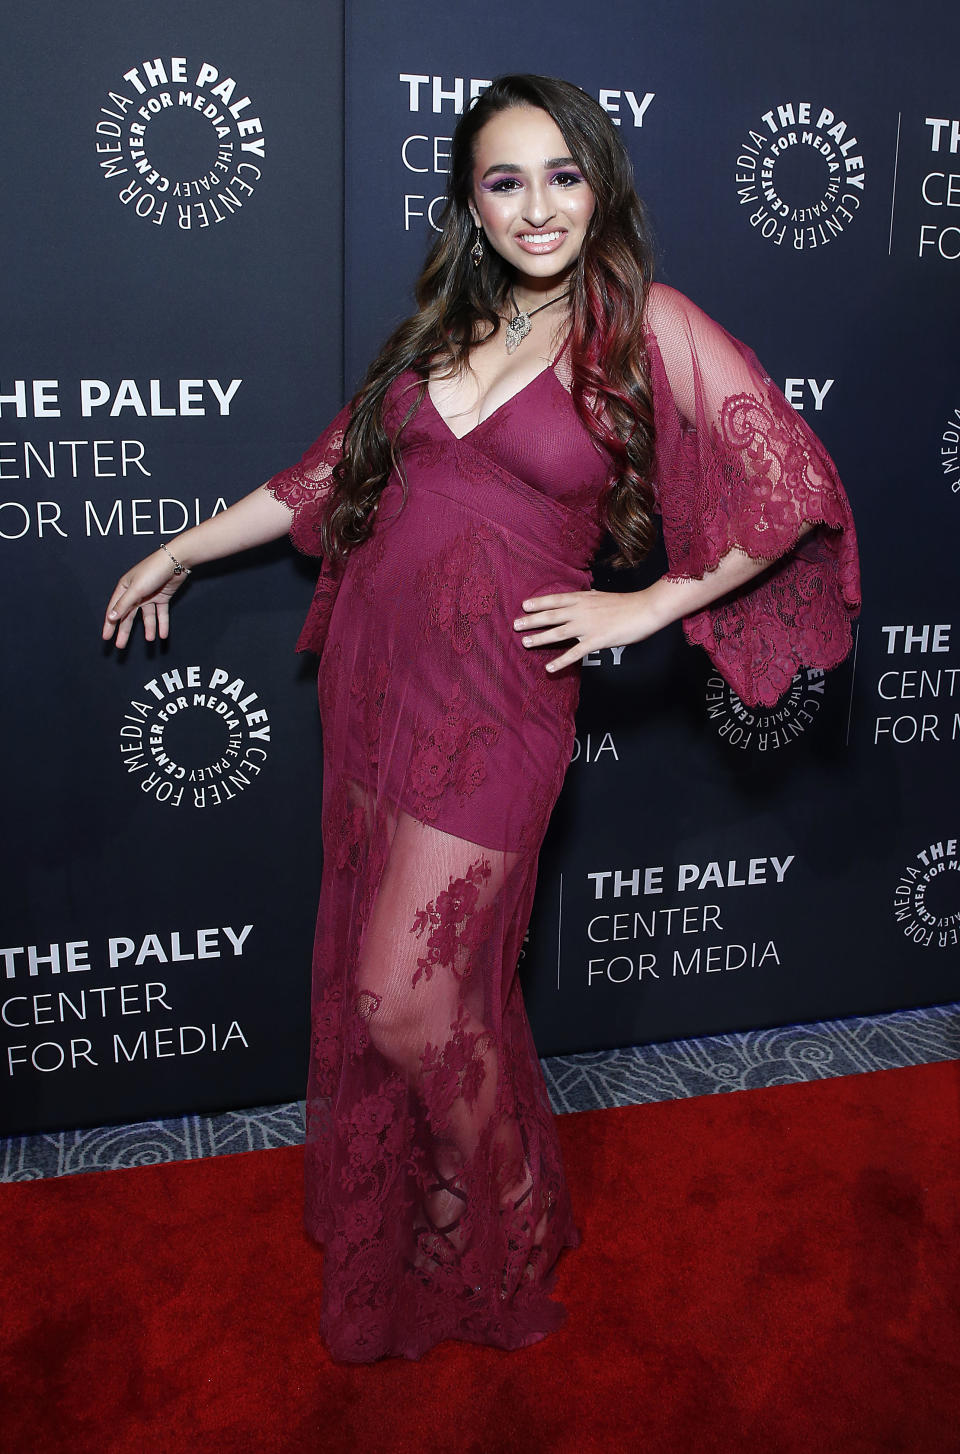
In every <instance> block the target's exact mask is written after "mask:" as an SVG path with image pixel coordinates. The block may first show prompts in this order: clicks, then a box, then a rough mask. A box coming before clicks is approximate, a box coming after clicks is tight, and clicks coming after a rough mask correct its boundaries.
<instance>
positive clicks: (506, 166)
mask: <svg viewBox="0 0 960 1454" xmlns="http://www.w3.org/2000/svg"><path fill="white" fill-rule="evenodd" d="M543 165H544V167H545V168H546V170H547V171H549V170H550V168H551V167H575V166H576V165H577V163H576V162H575V161H574V159H573V157H548V158H547V160H546V161H545V162H544V164H543ZM522 171H523V167H518V166H516V165H514V163H513V162H495V163H494V164H493V166H492V167H487V170H486V171H485V172H484V174H483V175H484V176H485V177H489V175H490V173H491V172H522Z"/></svg>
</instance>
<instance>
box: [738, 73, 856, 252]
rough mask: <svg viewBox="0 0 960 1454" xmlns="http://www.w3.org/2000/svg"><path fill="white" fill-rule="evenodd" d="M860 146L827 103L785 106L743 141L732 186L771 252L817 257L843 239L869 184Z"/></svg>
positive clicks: (765, 116)
mask: <svg viewBox="0 0 960 1454" xmlns="http://www.w3.org/2000/svg"><path fill="white" fill-rule="evenodd" d="M866 177H867V174H866V171H865V169H864V161H863V156H862V155H861V152H860V143H859V141H858V140H857V138H856V136H854V135H853V133H852V131H851V129H850V127H849V126H848V125H847V123H846V121H843V120H841V119H839V118H838V117H837V115H836V113H835V112H834V111H832V110H831V109H830V107H828V106H818V105H816V104H814V103H813V102H811V101H796V102H794V101H784V102H783V103H782V104H780V105H778V106H772V107H771V108H770V110H769V111H765V112H764V113H763V115H762V116H761V118H760V120H759V121H758V122H757V124H756V126H755V127H753V128H751V129H750V131H748V132H747V135H746V138H745V140H744V141H742V142H741V143H740V151H739V155H738V156H737V165H736V173H735V177H734V181H735V184H736V189H737V198H738V200H739V203H740V206H741V207H746V208H748V209H749V210H748V216H749V219H750V225H751V227H754V228H755V229H756V230H757V232H759V234H760V236H761V237H763V238H766V240H767V241H768V242H770V243H772V244H773V246H774V247H789V248H792V249H793V251H795V252H812V251H813V250H814V249H815V248H819V247H825V246H826V245H827V243H828V242H833V241H834V240H835V239H836V238H838V237H840V236H841V235H842V234H843V233H844V232H846V230H847V228H848V227H849V226H850V224H851V223H852V222H853V220H854V218H855V217H856V215H857V213H858V212H859V211H860V204H861V202H862V200H863V192H864V187H865V184H866Z"/></svg>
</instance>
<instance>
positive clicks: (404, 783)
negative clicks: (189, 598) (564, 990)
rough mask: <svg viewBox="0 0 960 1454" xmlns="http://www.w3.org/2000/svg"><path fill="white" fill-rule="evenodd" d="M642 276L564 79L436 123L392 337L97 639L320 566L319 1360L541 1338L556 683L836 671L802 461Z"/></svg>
mask: <svg viewBox="0 0 960 1454" xmlns="http://www.w3.org/2000/svg"><path fill="white" fill-rule="evenodd" d="M650 274H651V252H650V245H649V242H648V237H647V231H646V226H645V222H644V217H643V212H642V209H641V207H640V204H639V202H638V200H637V198H636V195H635V193H634V190H633V184H632V179H631V173H630V166H629V161H628V159H627V157H626V154H625V152H624V151H623V148H622V146H621V144H620V142H619V139H618V136H617V133H616V130H615V129H614V127H613V126H612V125H611V123H610V121H609V119H608V118H607V116H606V115H605V113H604V112H603V111H602V110H601V109H600V108H599V107H598V106H597V105H596V103H595V102H593V101H592V100H590V99H589V98H588V97H587V96H586V95H584V93H583V92H581V91H580V90H578V89H577V88H576V87H574V86H571V85H569V84H567V83H565V82H561V81H555V80H548V79H545V78H542V77H535V76H512V77H506V78H503V79H501V80H500V81H498V82H495V83H494V85H493V86H491V87H490V89H489V90H487V91H486V92H485V94H484V95H483V96H482V97H481V98H480V100H479V101H478V102H477V103H476V105H475V106H474V107H473V108H472V109H471V110H470V111H469V112H467V113H466V114H465V115H464V116H463V118H462V119H461V121H460V123H459V125H458V127H457V134H456V137H455V139H454V143H453V152H452V169H451V175H450V184H449V194H448V202H447V207H446V211H445V214H444V222H443V231H442V234H441V236H440V238H439V240H438V242H437V243H436V245H435V246H434V248H433V249H432V252H431V254H430V256H429V258H428V260H427V263H426V266H425V269H424V272H423V274H422V276H421V278H420V282H419V285H418V292H417V301H418V305H419V307H418V312H417V313H416V315H415V316H414V317H412V318H411V319H409V320H408V321H407V322H406V323H404V324H403V325H402V326H401V327H400V328H399V329H398V330H397V332H396V333H395V334H394V336H393V337H392V338H391V339H390V340H389V341H388V343H387V344H386V346H385V347H384V349H383V351H382V352H381V354H380V356H379V358H378V359H377V360H376V361H375V363H374V364H373V366H372V367H371V370H370V372H369V374H368V377H367V380H366V382H365V384H364V386H363V388H362V389H361V390H360V393H359V394H358V395H357V397H356V399H355V400H354V401H353V403H352V404H351V405H350V406H349V407H348V408H346V409H344V410H343V411H342V413H341V414H340V415H339V416H338V417H337V418H336V419H335V420H334V421H333V423H332V424H331V425H330V426H329V428H328V429H327V430H326V431H325V432H324V433H323V434H322V435H321V436H320V438H319V439H318V440H317V441H316V443H315V444H314V445H313V446H312V447H311V449H310V450H308V451H307V454H306V455H305V456H304V458H303V459H302V460H301V462H300V463H299V464H298V465H296V466H293V467H292V468H290V469H287V470H284V471H282V472H281V473H280V474H278V475H276V476H275V477H274V478H273V479H271V480H269V481H267V483H266V484H265V485H263V486H261V487H260V488H259V489H257V490H254V491H253V493H252V494H250V495H248V496H246V498H245V499H243V500H241V501H239V502H238V503H237V504H235V505H233V506H232V507H231V508H230V509H229V510H227V511H226V512H225V513H223V514H221V515H219V516H217V517H216V519H213V520H209V521H206V522H205V523H204V524H202V525H200V526H198V527H197V528H196V529H191V530H188V531H186V532H185V533H184V534H182V535H181V536H179V537H178V539H177V541H176V551H175V552H174V551H173V550H170V549H168V548H167V547H161V549H160V551H158V552H156V553H155V554H153V555H151V556H148V557H147V558H146V560H144V561H142V562H141V563H140V564H139V565H137V566H135V567H134V568H133V569H132V570H130V571H128V572H127V573H126V575H125V576H123V577H122V578H121V580H120V582H119V583H118V585H117V587H116V589H115V591H114V593H113V596H112V598H111V600H110V604H109V607H108V612H107V617H106V620H105V623H104V636H105V638H109V637H110V635H111V634H112V633H113V632H114V631H116V642H117V645H118V646H123V645H125V644H126V642H127V640H128V638H129V634H130V628H131V625H132V622H133V620H134V618H135V615H136V613H137V611H139V612H140V613H141V615H142V617H143V621H144V629H145V633H146V636H147V638H148V639H151V640H152V639H153V638H154V636H155V635H156V634H159V635H160V636H161V637H164V636H166V634H167V629H168V606H169V600H170V597H171V595H172V594H173V592H174V591H175V590H176V589H177V586H178V585H179V584H180V583H181V581H182V579H183V573H184V572H185V571H186V570H188V569H189V568H190V567H192V566H195V565H197V564H200V563H202V562H204V561H208V560H213V559H216V558H218V557H221V556H224V555H228V554H230V553H231V552H233V551H236V550H241V549H244V548H246V547H248V546H252V545H257V544H260V543H262V542H264V541H267V540H272V539H274V538H276V537H279V536H280V535H282V534H284V533H285V532H287V531H288V530H289V532H290V535H291V537H292V539H293V542H294V544H295V545H296V546H297V547H298V548H299V549H300V550H302V551H305V552H306V553H308V554H311V555H322V557H323V565H322V568H321V573H320V578H319V581H318V584H317V591H316V594H315V597H314V601H313V604H312V606H311V610H310V613H309V615H308V618H307V621H306V624H305V626H304V629H303V631H302V633H301V636H300V640H299V642H298V648H299V649H311V650H313V651H316V652H318V653H320V654H321V662H320V679H319V699H320V710H321V716H322V722H323V729H324V730H323V742H324V783H323V806H322V830H323V842H324V869H323V881H322V886H321V896H320V908H319V914H318V922H317V935H316V945H315V956H314V986H313V996H314V998H313V1015H312V1023H313V1039H312V1059H311V1067H310V1080H309V1086H308V1093H307V1122H308V1124H307V1163H306V1177H307V1204H306V1225H307V1227H308V1229H309V1231H310V1232H311V1233H312V1235H313V1236H314V1237H316V1238H317V1239H318V1240H319V1241H320V1242H322V1243H323V1244H324V1246H325V1249H326V1253H325V1262H324V1279H323V1280H324V1289H323V1313H322V1332H323V1334H324V1336H325V1338H326V1340H327V1343H328V1345H329V1347H330V1349H331V1351H332V1353H333V1354H334V1356H335V1357H337V1358H341V1359H348V1360H355V1361H366V1360H370V1359H374V1358H377V1357H380V1356H382V1355H384V1354H402V1355H405V1356H406V1357H409V1358H416V1357H419V1356H420V1355H421V1354H422V1353H423V1352H424V1351H425V1350H426V1349H427V1348H429V1347H430V1346H431V1345H432V1344H434V1343H436V1342H437V1341H439V1340H440V1339H443V1338H449V1337H457V1338H462V1339H468V1340H473V1341H477V1342H485V1343H491V1344H495V1345H497V1346H500V1347H504V1348H516V1347H521V1346H523V1345H525V1344H528V1343H532V1342H535V1341H536V1340H537V1339H539V1338H541V1337H543V1336H544V1334H545V1333H547V1332H549V1331H550V1330H551V1329H552V1328H555V1327H557V1326H558V1324H559V1323H560V1322H561V1321H562V1319H563V1316H564V1310H563V1308H562V1307H561V1306H560V1305H559V1304H557V1303H556V1302H554V1301H552V1300H551V1298H550V1296H549V1293H550V1290H551V1287H552V1285H553V1278H554V1267H555V1264H556V1262H557V1258H558V1256H559V1254H560V1252H561V1250H562V1249H563V1248H565V1247H574V1246H576V1245H577V1242H578V1240H579V1237H578V1232H577V1230H576V1227H575V1224H574V1220H573V1215H572V1211H571V1206H570V1201H569V1197H568V1193H567V1188H566V1185H565V1182H564V1177H563V1170H562V1165H561V1160H560V1153H559V1148H558V1143H557V1137H556V1132H555V1126H554V1123H553V1120H552V1117H551V1113H550V1108H549V1104H548V1101H547V1096H546V1093H545V1087H544V1083H543V1079H542V1075H541V1072H540V1067H539V1063H538V1060H537V1057H536V1053H535V1050H534V1046H533V1043H532V1039H531V1036H530V1031H529V1026H528V1023H527V1019H526V1015H525V1012H524V1008H523V1003H522V999H521V995H520V986H519V982H518V980H517V976H516V964H517V958H518V954H519V951H520V945H521V941H522V938H523V935H524V931H525V928H526V924H527V921H528V918H529V914H530V909H531V902H532V897H533V891H534V882H535V875H536V865H537V854H538V850H539V848H540V844H541V842H542V839H543V835H544V832H545V830H546V826H547V822H548V819H549V816H550V812H551V809H552V807H553V804H554V802H555V800H556V797H557V794H558V792H559V790H560V786H561V783H562V781H563V777H564V773H565V770H566V767H567V764H568V762H569V760H570V756H571V752H572V748H573V734H574V709H575V707H576V702H577V696H578V691H579V662H580V659H581V658H582V657H583V656H584V655H585V654H586V653H587V652H588V651H595V650H597V649H598V648H600V647H604V646H612V645H622V644H623V643H625V642H639V641H642V640H644V639H645V638H646V637H648V636H650V635H651V634H652V633H653V632H654V631H657V630H659V629H660V628H661V627H662V626H665V625H666V624H667V623H669V622H673V621H676V620H678V619H681V618H682V619H683V621H684V626H685V629H686V632H687V636H688V638H689V639H690V640H691V641H695V642H699V643H701V644H702V645H704V646H705V647H706V648H707V649H708V651H709V653H710V655H711V657H712V659H713V661H714V663H715V664H716V666H717V667H718V669H719V670H720V671H721V672H723V674H724V675H725V677H726V678H727V680H728V681H729V682H730V683H731V685H732V686H733V687H734V688H735V690H736V691H737V692H738V693H739V694H740V696H741V697H742V698H743V699H744V700H745V701H747V702H748V703H757V702H764V703H767V704H772V703H773V702H774V701H776V700H777V698H778V697H779V696H780V695H781V693H782V692H783V691H784V689H785V688H786V687H787V685H788V684H789V682H790V681H791V679H792V677H793V676H794V674H795V673H796V671H797V670H798V669H799V667H800V666H801V665H808V666H819V667H824V668H826V667H831V666H834V665H836V663H837V662H839V661H840V660H841V659H842V658H843V657H844V656H845V655H846V653H847V650H848V649H849V645H850V618H851V616H852V615H853V614H855V612H856V609H857V607H858V604H859V596H858V589H859V583H858V575H857V556H856V547H855V540H854V533H853V526H852V521H851V518H850V512H849V507H848V504H847V500H846V497H845V495H844V492H843V490H842V487H841V486H840V483H839V481H838V480H837V477H836V473H835V471H834V469H833V466H832V464H831V462H830V460H829V458H828V457H827V455H826V454H825V452H824V451H823V449H822V448H821V447H820V445H819V444H818V442H817V440H816V439H815V438H814V436H813V435H812V434H811V433H810V431H809V430H808V429H807V427H806V426H805V425H804V424H803V422H802V421H801V420H800V419H799V418H798V416H797V415H796V414H795V413H794V411H793V410H792V409H791V408H790V407H789V406H788V405H787V404H786V401H785V400H784V398H783V396H782V395H781V394H780V393H778V391H777V390H776V389H775V388H774V386H773V384H772V383H771V381H770V379H769V378H768V377H767V376H766V374H765V373H764V372H763V370H762V369H761V368H760V366H759V364H758V363H757V361H756V359H755V358H754V356H753V355H752V354H751V353H750V351H749V350H748V349H746V348H745V347H744V346H743V345H741V344H739V343H737V342H736V341H735V340H734V339H732V338H731V337H730V336H729V335H728V334H727V333H725V332H724V330H723V329H722V328H720V327H719V326H718V325H717V324H715V323H713V322H711V321H710V320H709V319H708V318H707V317H706V316H705V315H704V314H703V313H702V312H701V311H700V310H699V309H698V308H696V307H695V306H694V305H693V304H692V303H690V302H689V301H688V300H687V299H686V298H684V297H683V296H682V295H681V294H679V293H677V292H675V291H674V290H672V289H670V288H666V287H663V286H662V285H659V284H651V282H650ZM655 511H659V512H660V513H661V514H662V520H663V529H664V536H665V542H666V547H667V554H668V560H669V565H670V570H669V572H668V574H666V575H665V576H664V577H663V578H662V579H660V580H658V581H656V582H655V583H654V584H653V585H651V586H649V587H647V588H646V589H644V590H640V591H632V592H630V591H625V592H602V591H595V590H592V589H591V588H590V574H589V567H590V563H591V561H592V560H593V559H594V557H595V556H596V553H597V550H598V548H599V546H600V545H601V542H602V540H603V538H604V534H605V531H606V530H609V533H610V534H611V535H612V537H613V540H614V542H615V546H616V557H615V563H616V564H632V563H634V562H636V561H638V560H639V559H640V558H641V557H642V556H643V554H644V552H645V551H646V549H647V547H648V545H649V543H650V540H651V538H652V535H653V514H654V512H655ZM291 512H292V514H291ZM771 562H775V564H773V565H771ZM171 571H174V572H175V573H174V574H171Z"/></svg>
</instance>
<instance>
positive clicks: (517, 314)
mask: <svg viewBox="0 0 960 1454" xmlns="http://www.w3.org/2000/svg"><path fill="white" fill-rule="evenodd" d="M569 292H570V289H569V288H567V289H566V290H565V291H564V292H563V293H558V294H557V296H556V297H555V298H550V299H548V300H547V302H546V303H540V304H538V306H537V307H536V308H531V309H529V310H528V311H527V312H523V313H521V311H520V309H519V307H518V306H517V300H516V298H515V297H514V296H513V289H512V288H511V289H510V302H511V303H512V304H513V308H514V316H513V318H511V319H510V321H509V323H508V324H507V328H506V344H507V353H513V350H514V349H515V348H516V347H517V345H518V344H520V343H522V342H523V340H524V339H525V338H526V336H527V334H528V333H529V332H530V319H531V318H532V317H533V315H534V313H539V312H540V310H541V309H542V308H549V307H551V306H552V305H553V304H554V303H559V302H560V300H561V298H566V297H567V296H568V294H569Z"/></svg>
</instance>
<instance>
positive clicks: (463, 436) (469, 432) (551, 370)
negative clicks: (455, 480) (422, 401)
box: [427, 349, 563, 441]
mask: <svg viewBox="0 0 960 1454" xmlns="http://www.w3.org/2000/svg"><path fill="white" fill-rule="evenodd" d="M560 352H561V353H562V352H563V350H562V349H561V350H560ZM559 356H560V355H559V354H558V355H557V357H558V358H559ZM556 361H557V360H556V359H553V360H552V362H550V363H548V364H547V366H546V368H542V369H540V371H539V373H535V374H534V376H533V378H532V379H527V382H526V383H525V384H521V386H520V388H519V389H517V390H516V392H515V393H513V394H511V395H510V396H509V398H506V399H501V401H500V403H499V404H498V405H497V407H496V408H495V409H491V411H490V413H489V414H487V415H485V416H484V418H483V419H479V420H478V421H477V423H476V424H475V425H474V426H473V428H472V429H468V430H467V432H466V434H455V433H454V431H453V429H452V428H451V427H450V424H449V421H448V420H446V419H444V417H443V415H442V414H441V413H440V410H439V409H438V408H437V406H436V404H435V403H434V399H433V395H432V394H431V392H430V380H429V378H428V379H427V398H428V399H429V401H430V407H431V409H432V410H433V412H434V414H435V415H436V416H437V418H438V419H439V420H440V423H441V424H442V425H443V427H444V429H446V430H447V432H448V433H449V435H450V436H451V438H452V439H456V440H461V441H462V440H464V439H469V438H470V436H471V435H472V434H476V432H477V430H478V429H482V428H483V426H484V424H489V422H490V420H491V419H494V418H496V416H497V415H498V414H499V413H500V410H501V409H505V408H506V407H507V405H508V404H512V403H513V401H514V399H519V398H520V395H521V394H524V393H526V391H527V389H529V388H532V386H533V385H534V384H535V383H536V382H537V380H538V379H542V378H543V376H544V374H549V373H555V365H556Z"/></svg>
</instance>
